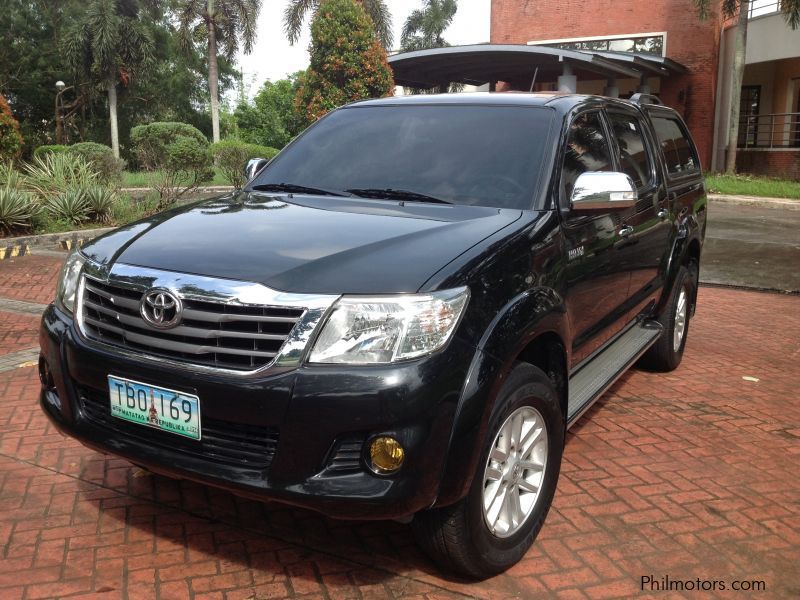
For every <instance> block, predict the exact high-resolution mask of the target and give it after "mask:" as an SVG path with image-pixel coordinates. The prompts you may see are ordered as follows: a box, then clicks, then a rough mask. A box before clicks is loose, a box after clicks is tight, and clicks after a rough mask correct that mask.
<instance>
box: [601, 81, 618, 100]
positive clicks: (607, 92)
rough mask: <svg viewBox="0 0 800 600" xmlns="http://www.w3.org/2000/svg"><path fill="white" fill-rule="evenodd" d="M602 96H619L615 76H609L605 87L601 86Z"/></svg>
mask: <svg viewBox="0 0 800 600" xmlns="http://www.w3.org/2000/svg"><path fill="white" fill-rule="evenodd" d="M603 96H607V97H608V98H619V87H618V86H617V78H616V77H609V78H608V81H606V87H605V88H603Z"/></svg>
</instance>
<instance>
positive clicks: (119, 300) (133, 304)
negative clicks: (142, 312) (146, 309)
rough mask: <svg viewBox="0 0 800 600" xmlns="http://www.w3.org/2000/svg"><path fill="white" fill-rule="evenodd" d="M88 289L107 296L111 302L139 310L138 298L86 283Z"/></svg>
mask: <svg viewBox="0 0 800 600" xmlns="http://www.w3.org/2000/svg"><path fill="white" fill-rule="evenodd" d="M88 281H91V280H88ZM86 289H87V290H89V291H90V292H92V293H93V294H97V295H98V296H102V297H103V298H106V299H107V300H108V301H109V302H111V303H112V304H113V305H115V306H122V307H124V308H130V309H131V310H133V311H138V310H139V302H138V301H137V300H131V299H130V298H125V297H124V296H114V295H113V294H110V293H108V292H106V291H105V290H102V289H100V288H96V287H94V286H93V285H90V284H88V283H87V284H86Z"/></svg>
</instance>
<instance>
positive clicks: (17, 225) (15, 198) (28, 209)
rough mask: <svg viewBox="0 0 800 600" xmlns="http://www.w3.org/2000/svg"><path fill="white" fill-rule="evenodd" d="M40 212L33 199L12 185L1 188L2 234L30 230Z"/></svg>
mask: <svg viewBox="0 0 800 600" xmlns="http://www.w3.org/2000/svg"><path fill="white" fill-rule="evenodd" d="M37 212H38V210H37V207H36V203H35V202H34V199H33V197H32V196H31V195H30V194H29V193H28V192H25V191H23V190H20V189H17V188H14V187H12V186H10V185H4V186H3V187H0V232H2V233H5V234H11V233H15V232H16V231H18V230H25V229H29V228H30V226H31V223H32V221H33V218H34V217H35V216H36V213H37Z"/></svg>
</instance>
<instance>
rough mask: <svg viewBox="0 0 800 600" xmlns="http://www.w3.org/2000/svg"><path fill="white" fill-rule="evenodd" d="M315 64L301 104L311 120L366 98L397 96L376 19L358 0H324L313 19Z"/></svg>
mask: <svg viewBox="0 0 800 600" xmlns="http://www.w3.org/2000/svg"><path fill="white" fill-rule="evenodd" d="M309 52H310V54H311V64H310V66H309V68H308V70H307V71H306V73H305V75H304V76H303V77H302V80H301V82H300V87H299V89H298V90H297V96H296V98H295V105H296V106H297V109H298V112H300V113H301V114H302V115H303V116H304V117H305V119H306V121H307V122H308V123H312V122H314V121H316V120H317V119H319V118H320V117H322V116H323V115H325V113H327V112H328V111H330V110H333V109H334V108H337V107H339V106H341V105H343V104H347V103H348V102H353V101H355V100H361V99H364V98H379V97H382V96H391V95H392V94H393V92H394V78H393V77H392V71H391V69H390V67H389V63H388V61H387V60H386V51H385V50H384V49H383V47H382V46H381V45H380V44H379V43H378V40H377V39H376V38H375V31H374V29H373V28H372V21H371V20H370V18H369V17H368V16H367V13H366V12H364V9H363V8H361V6H360V5H359V4H357V3H356V2H355V0H323V1H322V2H321V3H320V6H319V10H318V11H317V14H316V15H315V16H314V20H313V22H312V23H311V46H310V47H309Z"/></svg>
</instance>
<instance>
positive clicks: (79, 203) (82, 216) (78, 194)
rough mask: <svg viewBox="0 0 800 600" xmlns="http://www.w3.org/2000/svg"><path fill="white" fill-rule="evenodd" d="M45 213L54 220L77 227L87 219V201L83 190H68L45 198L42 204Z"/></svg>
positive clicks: (78, 188) (88, 209)
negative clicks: (66, 222)
mask: <svg viewBox="0 0 800 600" xmlns="http://www.w3.org/2000/svg"><path fill="white" fill-rule="evenodd" d="M44 208H45V210H46V211H47V213H48V214H49V215H50V217H52V218H53V219H56V220H61V221H68V222H69V223H72V224H73V225H77V224H78V223H80V222H81V221H86V220H87V219H88V218H89V212H90V208H89V200H88V198H87V195H86V190H85V189H84V188H80V187H77V188H70V189H68V190H65V191H63V192H61V193H59V194H55V195H53V196H50V197H49V198H47V200H46V201H45V204H44Z"/></svg>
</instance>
